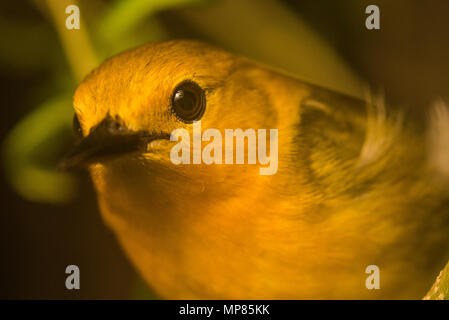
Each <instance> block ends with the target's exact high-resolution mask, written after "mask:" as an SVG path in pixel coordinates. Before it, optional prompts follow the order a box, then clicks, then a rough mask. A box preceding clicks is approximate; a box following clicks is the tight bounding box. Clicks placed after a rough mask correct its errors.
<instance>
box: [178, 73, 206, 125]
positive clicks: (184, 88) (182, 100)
mask: <svg viewBox="0 0 449 320" xmlns="http://www.w3.org/2000/svg"><path fill="white" fill-rule="evenodd" d="M171 109H172V112H173V113H174V114H175V115H176V116H177V117H178V118H179V119H180V120H181V121H183V122H185V123H192V122H193V121H195V120H199V119H201V117H202V116H203V114H204V111H205V110H206V96H205V95H204V91H203V89H201V87H200V86H199V85H198V84H196V83H195V82H193V81H190V80H186V81H183V82H181V83H180V84H178V85H177V86H176V88H175V90H174V91H173V94H172V97H171Z"/></svg>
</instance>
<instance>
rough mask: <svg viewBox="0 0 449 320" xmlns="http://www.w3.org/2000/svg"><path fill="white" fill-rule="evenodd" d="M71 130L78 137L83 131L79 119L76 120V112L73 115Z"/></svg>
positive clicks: (81, 135)
mask: <svg viewBox="0 0 449 320" xmlns="http://www.w3.org/2000/svg"><path fill="white" fill-rule="evenodd" d="M73 131H74V132H75V135H76V136H77V137H78V138H82V137H83V131H82V130H81V124H80V121H79V120H78V117H77V116H76V114H75V115H74V116H73Z"/></svg>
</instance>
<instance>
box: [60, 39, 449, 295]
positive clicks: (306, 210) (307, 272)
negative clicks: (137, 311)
mask: <svg viewBox="0 0 449 320" xmlns="http://www.w3.org/2000/svg"><path fill="white" fill-rule="evenodd" d="M74 108H75V112H76V119H75V123H76V124H77V125H78V126H79V130H80V133H81V134H82V136H83V138H82V140H81V142H80V143H79V144H78V145H77V146H76V147H75V149H74V150H73V151H72V152H71V153H70V154H69V155H68V156H67V158H66V159H65V161H64V162H63V165H64V166H66V167H70V166H75V165H79V164H82V163H84V164H88V166H89V170H90V173H91V176H92V179H93V181H94V184H95V187H96V190H97V194H98V201H99V205H100V209H101V213H102V215H103V218H104V220H105V221H106V223H107V224H108V225H109V226H110V227H111V228H112V229H113V230H114V231H115V234H116V235H117V238H118V241H119V242H120V244H121V245H122V246H123V248H124V250H125V251H126V253H127V255H128V256H129V258H130V259H131V261H132V262H133V264H134V265H135V266H136V268H137V269H138V271H139V272H140V274H141V275H142V277H143V278H144V279H145V280H146V282H147V283H148V284H149V285H150V286H151V287H152V288H153V289H154V290H155V292H156V293H157V294H158V295H160V297H163V298H171V299H197V298H200V299H228V298H231V299H241V298H243V299H336V298H338V299H340V298H343V299H370V298H422V297H423V296H424V294H425V293H426V291H427V290H428V288H429V287H430V286H431V285H432V280H433V279H434V278H435V275H436V274H437V273H438V271H439V270H440V269H441V267H442V266H443V265H444V263H445V261H447V259H448V251H449V250H448V247H447V245H448V240H449V237H448V230H449V215H448V205H449V202H448V199H449V198H448V188H447V187H448V184H447V181H448V179H447V177H448V176H449V174H448V172H449V170H448V164H447V162H445V159H446V160H447V159H449V158H448V157H449V152H448V151H447V149H448V148H447V145H446V147H445V148H444V143H445V142H447V141H449V140H448V139H449V112H448V111H447V108H446V107H445V106H444V104H443V103H442V102H440V103H438V104H437V105H436V107H435V108H434V109H433V110H434V112H433V113H432V117H431V121H430V129H429V130H427V131H428V132H429V134H428V135H427V137H428V139H424V134H425V130H424V129H423V126H422V125H414V124H412V123H411V122H410V120H409V119H407V118H405V117H401V116H400V115H395V114H393V115H391V114H388V115H387V113H386V111H385V109H384V107H383V105H382V103H377V104H373V103H367V102H364V101H362V100H358V99H355V98H351V97H348V96H345V95H342V94H339V93H336V92H332V91H330V90H327V89H324V88H321V87H318V86H315V85H311V84H307V83H305V82H303V81H301V80H298V79H296V78H294V77H291V76H289V75H287V74H283V73H281V72H278V71H274V70H271V69H269V68H267V67H265V66H262V65H259V64H257V63H255V62H252V61H250V60H248V59H245V58H242V57H238V56H236V55H233V54H230V53H228V52H225V51H223V50H221V49H218V48H215V47H213V46H209V45H207V44H203V43H200V42H196V41H169V42H163V43H157V44H148V45H144V46H141V47H138V48H136V49H132V50H129V51H126V52H124V53H121V54H119V55H117V56H115V57H112V58H110V59H108V60H107V61H105V62H104V63H103V64H102V65H101V66H99V67H98V68H97V69H95V70H93V71H92V72H91V73H90V74H89V75H88V76H87V77H86V78H85V80H84V81H83V82H82V83H81V84H80V85H79V87H78V88H77V90H76V93H75V96H74ZM193 121H201V127H202V130H203V131H204V130H206V129H212V128H213V129H217V130H218V131H219V132H223V133H224V132H225V130H226V129H236V128H241V129H243V130H245V129H249V128H252V129H254V130H256V131H257V130H258V129H277V130H278V143H277V148H278V169H277V172H276V173H275V174H271V175H261V174H260V171H259V169H260V167H261V166H262V165H261V164H257V163H256V164H248V163H247V164H238V165H237V164H234V165H231V164H223V163H222V164H220V163H213V164H205V163H200V164H185V163H184V164H183V163H181V164H175V163H173V161H171V157H170V153H171V150H172V148H173V147H174V145H176V144H177V143H178V141H171V140H173V139H170V136H171V133H172V132H173V131H174V130H176V129H185V130H187V132H189V133H190V134H191V136H192V134H193V124H192V122H193ZM201 143H202V145H201V146H202V147H204V146H205V145H207V142H206V141H202V142H201ZM223 145H225V141H224V138H223ZM190 148H193V146H192V145H190ZM271 151H273V150H271ZM194 152H198V151H195V150H193V149H192V155H193V156H195V155H194V154H193V153H194ZM247 154H248V152H246V153H245V155H247ZM370 265H375V266H378V268H379V275H380V278H379V279H380V288H379V289H371V290H369V289H368V288H367V286H366V279H367V277H368V276H369V274H366V273H365V270H366V268H367V266H370Z"/></svg>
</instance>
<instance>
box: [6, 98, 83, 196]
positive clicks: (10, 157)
mask: <svg viewBox="0 0 449 320" xmlns="http://www.w3.org/2000/svg"><path fill="white" fill-rule="evenodd" d="M70 105H71V95H69V94H66V95H62V96H59V97H55V98H53V99H51V100H49V101H46V102H45V103H43V104H42V105H41V106H39V107H38V108H36V109H35V110H34V111H33V112H32V113H30V114H29V115H28V116H27V117H26V118H25V119H23V120H22V121H21V122H20V123H19V124H17V125H16V127H15V128H14V129H13V130H12V131H11V132H10V134H9V135H8V136H7V138H6V139H5V141H4V145H3V159H4V165H5V167H6V170H5V171H6V174H7V178H8V179H9V181H10V183H11V185H12V186H13V187H14V189H15V190H16V191H17V192H18V193H19V194H20V195H21V196H23V197H24V198H26V199H28V200H31V201H38V202H48V203H63V202H67V201H68V200H70V199H71V198H72V197H73V196H74V194H75V186H76V181H75V179H74V178H73V177H72V176H70V175H68V174H66V173H61V172H57V171H56V170H55V169H56V161H52V160H51V157H52V156H53V157H56V156H57V155H58V153H59V151H60V150H61V148H62V144H63V143H64V142H66V141H64V140H68V139H61V137H63V135H62V134H63V133H64V132H65V133H67V132H68V128H69V127H70V125H71V119H72V117H73V111H72V110H71V108H70ZM67 136H68V135H67ZM53 160H54V159H53Z"/></svg>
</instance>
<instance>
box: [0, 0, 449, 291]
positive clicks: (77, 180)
mask: <svg viewBox="0 0 449 320" xmlns="http://www.w3.org/2000/svg"><path fill="white" fill-rule="evenodd" d="M72 4H74V5H77V6H78V7H79V9H80V18H81V24H80V29H79V30H67V29H66V28H65V20H66V18H67V17H68V16H69V14H66V12H65V9H66V7H67V6H68V5H72ZM370 4H376V5H378V6H379V8H380V25H381V29H380V30H367V29H366V28H365V19H366V17H367V14H365V8H366V7H367V6H368V5H370ZM448 16H449V1H447V0H429V1H419V0H395V1H388V0H376V1H363V0H340V1H328V0H264V1H262V0H126V1H125V0H114V1H113V0H110V1H106V0H90V1H87V0H83V1H81V0H78V1H75V0H46V1H44V0H34V1H24V0H22V1H2V2H1V3H0V37H1V41H0V48H1V50H0V91H1V93H0V97H1V100H2V104H1V116H0V121H1V127H0V141H1V156H2V167H1V171H0V172H1V176H0V189H1V197H2V198H1V199H2V201H1V205H2V207H1V213H0V219H1V222H0V259H1V263H0V298H3V299H5V298H7V299H11V298H25V299H33V298H40V299H47V298H56V299H78V298H81V299H87V298H93V299H116V298H123V299H127V298H157V297H155V296H154V295H153V294H152V292H151V289H150V288H147V287H146V286H145V284H143V282H142V281H141V280H140V279H139V276H138V275H137V274H136V272H135V271H134V270H133V268H132V266H131V265H130V263H129V262H128V260H127V259H126V257H125V256H124V254H123V252H122V251H121V249H120V248H119V246H118V244H117V242H116V240H115V238H114V236H113V234H112V233H111V232H110V231H109V230H108V229H107V228H106V227H105V226H104V225H103V223H102V221H101V217H100V214H99V212H98V209H97V205H96V201H95V193H94V190H93V188H92V185H91V182H90V180H89V177H88V175H87V173H86V172H77V173H70V174H68V173H61V172H57V171H55V166H56V163H57V160H58V158H59V157H60V156H61V155H62V154H63V153H64V151H65V150H66V148H67V147H68V146H69V145H70V143H71V142H72V141H73V135H72V130H71V126H72V118H73V111H72V106H71V98H72V95H73V92H74V90H75V88H76V85H77V83H79V82H80V81H81V80H82V79H83V77H84V76H85V75H86V74H87V73H88V72H89V71H90V70H91V69H92V68H94V67H95V66H97V65H98V64H99V63H101V62H102V61H103V60H104V59H105V58H107V57H109V56H112V55H114V54H116V53H118V52H120V51H122V50H124V49H127V48H130V47H134V46H137V45H139V44H143V43H147V42H151V41H161V40H166V39H174V38H193V39H199V40H203V41H206V42H209V43H211V44H215V45H218V46H220V47H223V48H225V49H228V50H229V51H232V52H235V53H237V54H240V55H244V56H247V57H250V58H252V59H255V60H258V61H260V62H263V63H265V64H268V65H271V66H273V67H275V68H279V69H283V70H286V71H288V72H290V73H293V74H295V75H296V76H298V77H300V78H303V79H305V80H307V81H309V82H312V83H316V84H319V85H321V86H326V87H329V88H331V89H334V90H337V91H341V92H345V93H347V94H350V95H353V96H359V97H364V96H365V95H366V93H367V90H368V88H369V89H372V90H374V92H384V94H385V96H386V100H387V103H388V105H390V106H392V107H399V108H401V109H403V110H406V112H408V113H410V114H412V115H413V116H415V117H416V118H417V119H425V116H426V113H427V111H428V108H429V107H430V105H431V103H432V102H433V101H435V100H437V99H438V98H443V99H444V100H445V101H449V81H448V79H449V38H448V32H449V19H448V18H447V17H448ZM422 121H423V120H422ZM70 264H75V265H78V266H79V268H80V273H81V290H72V291H69V290H67V289H66V288H65V279H66V277H67V275H66V274H65V268H66V266H67V265H70Z"/></svg>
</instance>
